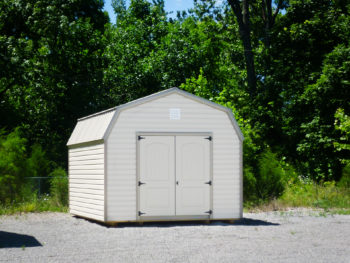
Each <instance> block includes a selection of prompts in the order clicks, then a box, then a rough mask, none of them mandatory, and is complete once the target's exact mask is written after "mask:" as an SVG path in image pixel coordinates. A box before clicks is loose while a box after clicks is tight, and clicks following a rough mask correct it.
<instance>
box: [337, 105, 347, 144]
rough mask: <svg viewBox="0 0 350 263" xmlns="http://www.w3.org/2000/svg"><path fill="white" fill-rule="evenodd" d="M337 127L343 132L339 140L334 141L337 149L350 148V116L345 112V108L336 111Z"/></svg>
mask: <svg viewBox="0 0 350 263" xmlns="http://www.w3.org/2000/svg"><path fill="white" fill-rule="evenodd" d="M334 117H335V123H334V126H335V129H336V130H338V131H340V132H341V137H340V138H339V142H337V141H336V142H334V147H335V148H336V150H337V151H342V150H350V116H348V115H346V114H345V113H344V110H343V109H340V108H339V109H337V111H336V112H335V115H334Z"/></svg>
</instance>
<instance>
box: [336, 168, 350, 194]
mask: <svg viewBox="0 0 350 263" xmlns="http://www.w3.org/2000/svg"><path fill="white" fill-rule="evenodd" d="M338 186H340V187H343V188H347V189H350V163H348V164H347V165H346V166H345V167H344V168H343V172H342V177H341V178H340V180H339V182H338Z"/></svg>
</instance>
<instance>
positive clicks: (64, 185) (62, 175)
mask: <svg viewBox="0 0 350 263" xmlns="http://www.w3.org/2000/svg"><path fill="white" fill-rule="evenodd" d="M49 176H50V177H52V178H51V180H50V193H51V197H52V201H53V202H54V203H55V205H57V206H60V205H62V206H67V205H68V176H67V173H66V171H65V170H64V169H62V168H57V169H55V170H54V171H53V172H52V173H51V174H50V175H49Z"/></svg>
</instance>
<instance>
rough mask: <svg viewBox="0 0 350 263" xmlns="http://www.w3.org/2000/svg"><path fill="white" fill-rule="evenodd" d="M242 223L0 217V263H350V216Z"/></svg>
mask: <svg viewBox="0 0 350 263" xmlns="http://www.w3.org/2000/svg"><path fill="white" fill-rule="evenodd" d="M244 217H245V220H243V221H242V222H241V223H237V224H234V225H229V224H226V223H223V222H213V223H211V224H210V225H205V224H202V223H201V222H195V223H188V222H187V223H157V224H155V223H147V224H145V225H144V226H136V225H133V224H128V225H120V226H118V227H106V226H103V225H100V224H97V223H93V222H90V221H87V220H84V219H79V218H75V217H72V216H71V215H69V214H62V213H41V214H26V215H20V216H2V217H0V262H2V261H10V262H220V263H221V262H350V247H349V245H350V216H349V215H334V216H333V215H327V216H322V215H321V214H320V213H319V212H313V211H309V210H296V211H291V212H269V213H253V214H251V213H246V214H244Z"/></svg>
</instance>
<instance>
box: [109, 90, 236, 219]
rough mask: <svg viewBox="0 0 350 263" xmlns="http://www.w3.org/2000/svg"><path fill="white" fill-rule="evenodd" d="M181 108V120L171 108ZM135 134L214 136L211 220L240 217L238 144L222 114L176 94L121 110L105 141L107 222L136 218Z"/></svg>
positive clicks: (226, 116)
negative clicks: (163, 133) (168, 133)
mask: <svg viewBox="0 0 350 263" xmlns="http://www.w3.org/2000/svg"><path fill="white" fill-rule="evenodd" d="M170 108H179V109H181V119H180V120H170V119H169V109H170ZM136 132H212V134H213V218H214V219H220V218H239V217H241V215H242V205H241V203H242V200H241V199H242V197H241V196H242V195H241V191H242V188H241V169H242V167H241V154H242V153H241V143H242V142H241V140H240V138H239V136H238V134H237V132H236V131H235V130H234V128H233V126H232V122H231V120H230V118H229V116H228V115H227V113H226V112H224V111H222V110H218V109H216V108H213V107H211V106H208V105H206V104H203V103H200V102H197V101H194V100H192V99H189V98H187V97H185V96H182V95H180V94H178V93H172V94H170V95H167V96H163V97H160V98H157V99H155V100H153V101H150V102H147V103H144V104H141V105H137V106H134V107H131V108H128V109H125V110H122V111H121V112H120V113H119V115H118V118H117V121H116V122H115V123H114V125H113V127H112V130H111V132H110V134H109V137H108V139H107V141H106V143H107V145H108V147H107V153H106V154H107V164H108V167H107V181H108V184H107V200H108V203H107V220H108V221H118V220H119V221H123V220H136V212H137V211H136V210H137V209H136V190H137V189H136V187H137V186H136Z"/></svg>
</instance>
